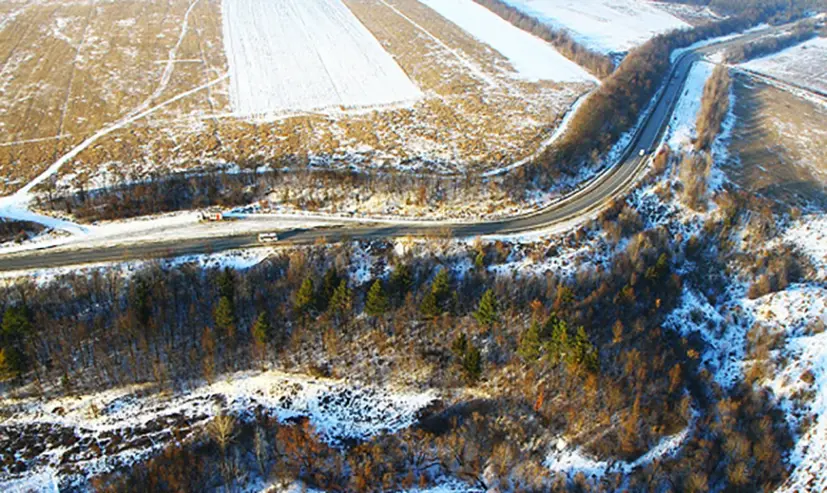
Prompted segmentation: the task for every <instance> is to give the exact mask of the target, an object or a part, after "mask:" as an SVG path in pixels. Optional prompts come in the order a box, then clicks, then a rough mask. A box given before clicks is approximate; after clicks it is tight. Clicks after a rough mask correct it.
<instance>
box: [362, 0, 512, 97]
mask: <svg viewBox="0 0 827 493" xmlns="http://www.w3.org/2000/svg"><path fill="white" fill-rule="evenodd" d="M379 3H381V4H382V5H384V6H385V7H387V8H389V9H391V10H392V11H394V12H395V13H396V15H398V16H399V17H402V18H403V19H405V20H406V21H408V22H410V23H411V24H412V25H413V26H414V27H415V28H417V29H419V30H420V31H422V32H423V33H424V34H425V35H426V36H428V37H429V38H431V39H432V40H433V41H435V42H436V43H437V44H438V45H439V46H441V47H442V48H443V49H445V50H446V51H448V52H449V53H450V54H451V55H453V56H454V58H456V59H457V60H459V62H460V63H461V64H463V65H465V68H467V69H468V70H470V71H471V72H473V73H474V75H476V76H477V77H479V78H480V79H482V81H483V82H485V83H486V84H487V85H488V86H489V87H499V84H497V82H496V81H495V80H494V79H493V78H491V77H489V76H488V75H486V74H485V73H483V71H482V69H481V68H479V67H477V65H476V64H475V63H474V62H472V61H471V60H468V59H467V58H465V57H464V56H463V55H462V54H460V53H459V52H458V51H457V50H455V49H453V48H451V47H450V46H448V45H447V44H446V43H445V42H444V41H442V40H441V39H439V38H438V37H436V36H435V35H433V34H431V32H430V31H428V30H427V29H425V28H424V27H422V26H421V25H420V24H418V23H417V22H416V21H414V20H413V19H411V18H410V17H408V16H407V15H405V14H404V13H402V12H401V11H400V10H399V9H397V8H396V7H394V6H393V5H391V4H389V3H388V2H386V1H385V0H379ZM425 7H427V8H430V7H428V6H427V5H425ZM434 14H436V15H437V16H439V17H442V16H440V15H439V14H438V13H436V12H434ZM446 20H447V19H446ZM360 22H361V21H360ZM457 27H459V26H457Z"/></svg>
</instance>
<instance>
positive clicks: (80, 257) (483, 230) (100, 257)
mask: <svg viewBox="0 0 827 493" xmlns="http://www.w3.org/2000/svg"><path fill="white" fill-rule="evenodd" d="M782 27H784V26H779V27H776V28H765V29H762V30H758V31H754V32H751V33H750V34H747V35H742V36H739V37H737V38H733V39H730V40H726V41H723V42H719V43H715V44H710V45H708V46H706V47H702V48H699V49H696V50H694V51H688V52H686V53H684V54H682V55H681V56H680V57H679V59H678V60H677V61H676V63H675V64H674V65H673V66H672V69H671V71H670V73H669V76H668V77H667V79H666V81H665V88H664V89H663V90H662V91H660V95H659V96H658V99H657V101H656V102H655V105H654V108H653V109H652V110H651V112H650V113H649V115H648V116H647V117H646V119H645V120H644V122H643V124H642V125H641V127H640V128H639V129H638V131H637V133H636V135H635V136H634V138H633V140H632V141H631V143H630V145H629V147H628V148H627V150H626V152H625V153H624V155H623V156H621V158H620V160H619V162H618V163H617V164H616V165H615V166H613V167H612V168H610V169H609V170H607V171H606V172H604V173H602V174H601V175H600V176H598V177H596V178H595V179H593V180H592V181H590V182H588V183H587V184H586V185H585V186H584V187H582V188H580V189H579V190H578V191H576V192H573V193H572V194H570V195H568V196H567V197H566V198H564V199H563V200H561V201H559V202H557V203H555V204H553V205H550V206H548V207H546V208H544V209H542V210H540V211H537V212H533V213H530V214H525V215H520V216H515V217H512V218H507V219H502V220H497V221H484V222H478V223H452V222H445V223H444V224H440V225H437V226H435V225H417V224H410V223H408V224H370V225H356V226H342V227H331V228H317V229H306V230H303V229H295V230H290V231H285V232H283V233H280V234H279V244H282V243H287V244H308V243H315V242H317V241H327V242H334V241H339V240H343V239H354V240H356V239H360V240H361V239H364V240H371V239H382V238H393V237H400V236H426V235H434V234H439V233H440V232H450V234H451V236H454V237H472V236H485V235H495V234H496V235H508V234H515V233H521V232H529V231H536V230H541V229H546V228H549V227H552V226H555V225H559V224H561V223H565V222H568V221H571V220H574V219H577V218H581V219H583V218H588V217H590V216H591V215H592V214H593V213H595V212H597V211H598V210H600V209H602V208H603V207H605V206H606V205H607V204H609V203H610V202H611V201H612V200H613V199H615V198H617V197H621V196H623V195H625V194H626V193H628V192H629V190H630V189H631V188H632V187H633V186H634V185H635V184H636V183H637V181H638V178H639V177H640V176H641V175H642V174H643V172H644V171H645V170H646V168H647V165H648V161H649V156H646V157H643V158H642V157H640V156H639V155H638V150H639V149H651V148H653V147H654V146H655V145H656V144H657V143H658V142H659V140H660V138H661V136H662V134H663V132H664V131H665V130H666V128H667V125H668V123H669V120H670V118H671V115H672V110H673V108H674V106H675V103H676V101H677V99H678V97H679V95H680V94H681V91H683V90H684V84H685V82H686V78H687V76H688V74H689V71H690V69H691V67H692V64H693V63H695V61H697V60H698V59H699V58H700V57H702V56H703V55H704V54H705V53H709V52H711V51H715V50H720V49H723V48H726V47H729V46H732V45H735V44H739V43H744V42H747V41H749V40H752V39H755V38H757V37H761V36H764V35H766V34H768V33H769V32H772V31H775V30H777V29H780V28H782ZM257 246H261V244H259V243H258V241H257V236H256V235H255V234H240V235H233V236H225V237H217V238H216V237H213V238H192V239H185V240H180V239H179V240H174V241H157V242H136V243H134V244H120V245H114V246H110V247H104V248H83V247H80V248H77V247H75V248H68V247H66V248H53V249H44V250H34V251H28V252H24V253H16V254H8V255H4V256H3V257H0V272H9V271H21V270H31V269H41V268H49V267H64V266H71V265H82V264H90V263H106V262H119V261H126V260H136V259H153V258H171V257H180V256H186V255H198V254H208V253H216V252H222V251H227V250H234V249H240V248H252V247H257Z"/></svg>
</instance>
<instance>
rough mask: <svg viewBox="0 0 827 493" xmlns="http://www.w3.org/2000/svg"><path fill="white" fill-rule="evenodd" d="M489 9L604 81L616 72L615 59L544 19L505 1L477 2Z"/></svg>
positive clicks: (487, 0) (476, 0)
mask: <svg viewBox="0 0 827 493" xmlns="http://www.w3.org/2000/svg"><path fill="white" fill-rule="evenodd" d="M474 1H475V2H476V3H478V4H480V5H482V6H483V7H485V8H487V9H488V10H490V11H492V12H494V13H495V14H497V15H498V16H500V17H502V18H503V19H505V20H506V21H508V22H510V23H511V24H513V25H514V26H516V27H518V28H519V29H522V30H523V31H527V32H529V33H531V34H533V35H535V36H537V37H538V38H540V39H544V40H546V41H548V42H549V43H551V44H552V45H553V46H554V47H555V48H556V49H557V51H559V52H560V53H561V54H562V55H563V56H565V57H566V58H568V59H569V60H571V61H573V62H575V63H576V64H578V65H580V66H582V67H585V68H586V70H588V71H589V72H591V73H592V74H594V75H595V76H597V77H598V78H600V79H605V78H606V77H608V76H609V75H611V73H612V71H613V70H614V66H615V64H614V62H613V61H612V59H611V57H609V56H608V55H604V54H602V53H598V52H596V51H594V50H591V49H589V48H588V47H587V46H584V45H582V44H580V43H578V42H577V41H575V40H574V38H572V37H571V35H570V34H569V33H568V32H566V31H564V30H562V29H554V28H552V27H550V26H549V25H547V24H545V23H543V22H542V21H541V20H539V19H537V18H535V17H532V16H530V15H528V14H525V13H523V12H522V11H521V10H520V9H518V8H516V7H514V6H513V5H509V4H508V3H506V2H504V1H502V0H474Z"/></svg>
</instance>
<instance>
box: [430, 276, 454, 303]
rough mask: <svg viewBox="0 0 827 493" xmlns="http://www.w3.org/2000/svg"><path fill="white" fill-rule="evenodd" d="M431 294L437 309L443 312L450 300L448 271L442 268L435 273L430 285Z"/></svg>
mask: <svg viewBox="0 0 827 493" xmlns="http://www.w3.org/2000/svg"><path fill="white" fill-rule="evenodd" d="M431 292H432V293H433V294H434V297H435V298H436V302H437V305H438V306H439V308H440V309H441V310H442V311H445V310H446V309H447V305H448V302H449V301H450V299H451V278H450V277H449V275H448V269H444V268H443V269H441V270H440V271H439V272H437V274H436V277H434V283H433V284H432V285H431Z"/></svg>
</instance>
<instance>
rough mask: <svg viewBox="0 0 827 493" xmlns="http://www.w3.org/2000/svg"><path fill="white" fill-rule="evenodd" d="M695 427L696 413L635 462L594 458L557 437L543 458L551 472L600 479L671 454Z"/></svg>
mask: <svg viewBox="0 0 827 493" xmlns="http://www.w3.org/2000/svg"><path fill="white" fill-rule="evenodd" d="M694 427H695V415H694V414H693V418H692V420H691V421H690V422H689V424H688V425H687V426H686V428H684V429H683V430H681V431H680V432H678V433H676V434H674V435H671V436H667V437H663V438H662V439H661V440H660V441H659V442H658V443H657V445H655V446H654V447H652V448H651V449H650V450H649V451H648V452H646V453H645V454H643V455H641V456H640V457H638V458H637V459H635V460H634V461H631V462H628V461H622V460H621V461H614V462H609V461H597V460H594V459H593V458H591V457H588V456H586V455H584V454H583V453H582V452H581V451H580V450H579V449H576V448H572V447H570V446H569V445H568V444H567V443H566V442H565V441H564V440H560V441H558V443H557V446H556V448H555V449H554V450H552V451H551V452H550V453H549V454H548V456H547V457H546V460H545V464H546V467H548V468H549V470H550V471H551V472H553V473H563V474H566V475H567V476H569V477H574V476H575V475H576V474H577V473H580V472H582V473H583V474H585V475H586V476H587V477H592V478H599V477H601V476H603V475H604V474H606V473H612V472H623V473H624V474H628V473H630V472H632V471H633V470H635V469H638V468H640V467H645V466H647V465H649V464H651V463H652V462H654V461H660V460H663V459H667V458H669V457H672V456H674V455H675V454H676V453H677V452H678V451H680V449H681V447H683V444H684V442H686V439H687V438H689V436H690V433H691V432H692V430H693V428H694Z"/></svg>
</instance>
